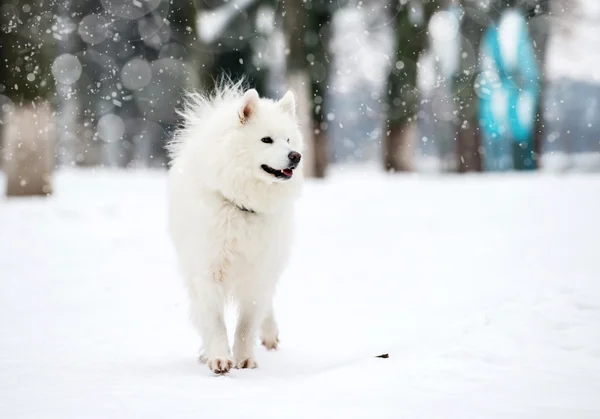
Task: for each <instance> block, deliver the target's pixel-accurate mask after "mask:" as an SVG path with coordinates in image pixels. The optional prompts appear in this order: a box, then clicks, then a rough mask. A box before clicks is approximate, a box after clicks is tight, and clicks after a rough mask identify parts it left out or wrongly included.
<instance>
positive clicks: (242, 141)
mask: <svg viewBox="0 0 600 419" xmlns="http://www.w3.org/2000/svg"><path fill="white" fill-rule="evenodd" d="M237 118H238V120H239V125H238V126H237V127H236V129H235V131H236V133H235V134H234V136H235V137H237V138H236V139H235V140H236V142H237V147H238V157H241V158H242V159H244V160H245V162H244V164H243V165H244V166H245V167H246V169H247V170H248V171H249V172H250V173H248V174H249V175H251V176H254V177H256V178H258V179H260V180H263V181H265V182H267V183H273V182H289V181H291V180H292V179H293V178H294V177H295V176H297V174H295V173H294V172H295V171H297V170H299V169H300V168H301V167H300V166H301V164H302V150H303V144H302V136H301V134H300V130H299V128H298V123H297V121H296V103H295V98H294V94H293V93H292V92H291V91H288V92H287V93H286V94H285V95H284V96H283V97H282V98H281V99H280V100H278V101H273V100H270V99H261V98H259V96H258V93H257V92H256V90H254V89H251V90H248V91H246V92H245V93H244V95H243V97H242V98H241V100H240V102H239V104H238V108H237Z"/></svg>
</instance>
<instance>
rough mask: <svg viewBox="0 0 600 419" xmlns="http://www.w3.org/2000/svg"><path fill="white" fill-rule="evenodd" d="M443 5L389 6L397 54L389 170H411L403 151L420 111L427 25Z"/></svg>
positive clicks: (416, 0)
mask: <svg viewBox="0 0 600 419" xmlns="http://www.w3.org/2000/svg"><path fill="white" fill-rule="evenodd" d="M440 3H441V1H439V0H410V1H398V0H391V1H390V4H389V12H390V15H391V18H392V21H393V23H394V25H395V37H396V39H395V43H396V44H395V45H396V52H395V56H394V59H393V60H392V63H391V68H390V74H389V76H388V84H387V121H386V122H387V129H386V135H385V137H384V143H383V164H384V168H385V170H388V171H405V170H409V167H408V163H407V162H406V161H405V159H404V158H403V155H402V148H403V147H405V146H406V144H407V142H408V141H409V138H408V135H409V128H410V123H411V122H412V121H413V120H414V118H415V115H416V114H417V112H418V110H419V104H420V95H419V92H418V89H417V72H418V67H417V62H418V59H419V55H420V54H421V53H422V52H423V50H424V49H425V48H426V47H427V24H428V23H429V20H430V18H431V16H432V15H433V13H434V12H435V11H436V10H437V9H439V7H440Z"/></svg>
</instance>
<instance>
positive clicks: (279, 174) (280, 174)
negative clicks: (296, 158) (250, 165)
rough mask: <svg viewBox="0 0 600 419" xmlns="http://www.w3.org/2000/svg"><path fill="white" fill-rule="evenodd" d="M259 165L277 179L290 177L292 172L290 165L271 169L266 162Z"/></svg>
mask: <svg viewBox="0 0 600 419" xmlns="http://www.w3.org/2000/svg"><path fill="white" fill-rule="evenodd" d="M260 167H261V169H263V170H264V171H265V172H267V173H268V174H270V175H273V176H275V177H276V178H277V179H291V177H292V175H293V174H294V169H293V168H290V167H288V168H287V169H283V170H277V169H273V168H272V167H270V166H267V165H266V164H263V165H261V166H260Z"/></svg>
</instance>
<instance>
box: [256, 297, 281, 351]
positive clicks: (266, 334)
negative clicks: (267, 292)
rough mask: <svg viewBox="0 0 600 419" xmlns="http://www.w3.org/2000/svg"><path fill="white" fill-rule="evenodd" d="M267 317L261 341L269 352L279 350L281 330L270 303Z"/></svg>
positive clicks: (261, 329) (261, 332) (262, 327)
mask: <svg viewBox="0 0 600 419" xmlns="http://www.w3.org/2000/svg"><path fill="white" fill-rule="evenodd" d="M266 314H267V315H266V317H265V319H264V320H263V322H262V325H261V328H260V341H261V343H262V344H263V346H264V347H265V348H267V350H271V349H277V346H278V345H279V328H278V327H277V322H276V321H275V314H274V313H273V303H272V302H270V303H269V309H268V310H267V313H266Z"/></svg>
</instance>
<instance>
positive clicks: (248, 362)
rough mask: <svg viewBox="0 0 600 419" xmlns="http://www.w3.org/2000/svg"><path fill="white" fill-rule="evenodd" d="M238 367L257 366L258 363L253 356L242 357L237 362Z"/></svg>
mask: <svg viewBox="0 0 600 419" xmlns="http://www.w3.org/2000/svg"><path fill="white" fill-rule="evenodd" d="M235 367H236V368H240V369H244V368H256V367H258V364H257V363H256V360H255V359H254V358H252V357H250V358H242V359H240V360H238V361H237V362H236V363H235Z"/></svg>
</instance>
